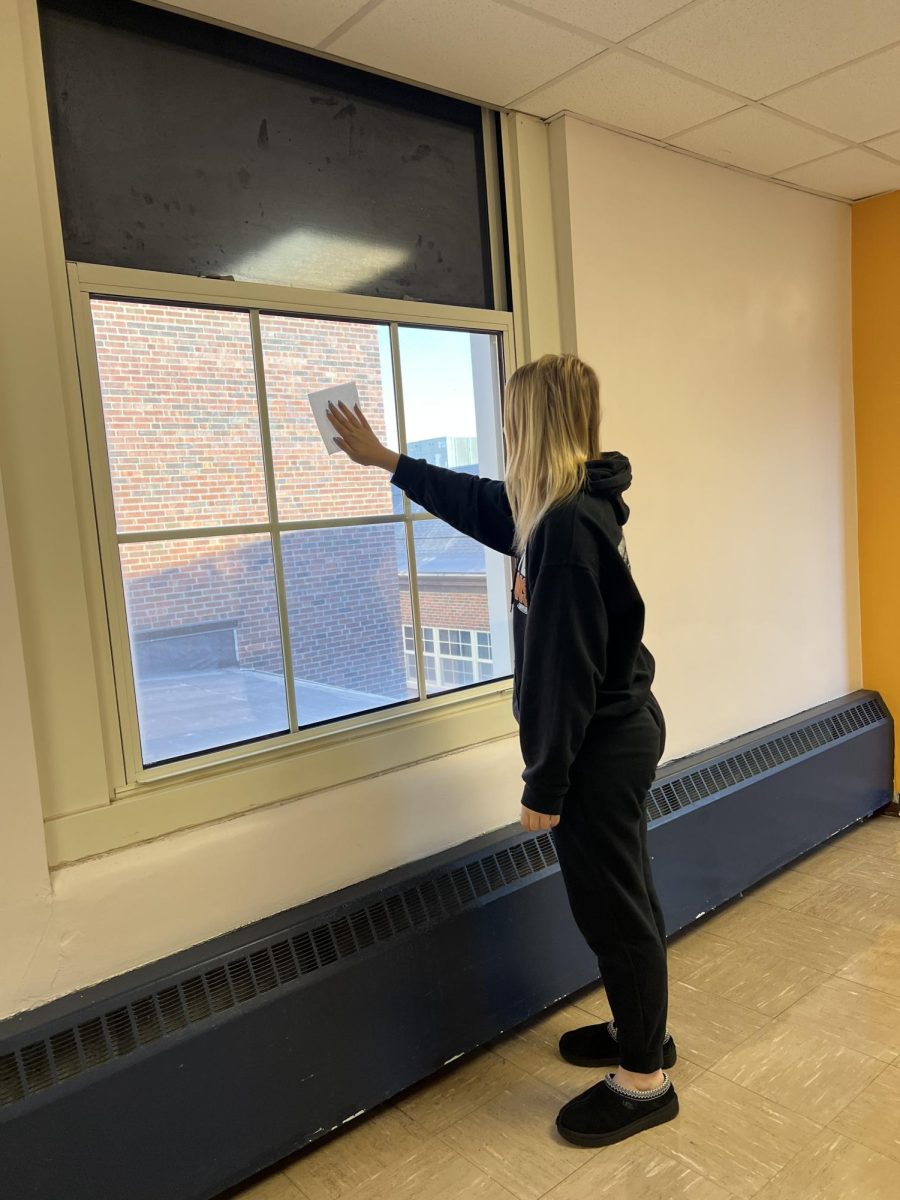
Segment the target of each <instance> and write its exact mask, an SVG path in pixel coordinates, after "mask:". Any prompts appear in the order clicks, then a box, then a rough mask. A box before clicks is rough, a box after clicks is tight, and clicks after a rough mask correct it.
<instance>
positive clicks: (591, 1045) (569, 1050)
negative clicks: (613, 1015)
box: [559, 1021, 678, 1071]
mask: <svg viewBox="0 0 900 1200" xmlns="http://www.w3.org/2000/svg"><path fill="white" fill-rule="evenodd" d="M559 1052H560V1054H561V1055H562V1057H563V1058H564V1059H565V1060H566V1062H570V1063H574V1065H575V1066H576V1067H617V1066H618V1065H619V1043H618V1041H617V1039H616V1036H615V1026H614V1025H613V1022H612V1021H604V1023H603V1024H602V1025H582V1026H581V1027H580V1028H579V1029H567V1030H566V1032H565V1033H564V1034H563V1035H562V1037H561V1038H560V1039H559ZM677 1061H678V1051H677V1050H676V1049H675V1039H674V1038H673V1037H672V1035H671V1034H669V1035H668V1036H667V1037H666V1040H665V1041H664V1042H663V1059H662V1063H661V1064H660V1065H661V1066H662V1068H663V1070H664V1071H668V1070H670V1068H672V1067H674V1066H675V1063H676V1062H677Z"/></svg>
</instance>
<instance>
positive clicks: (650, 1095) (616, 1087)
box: [605, 1071, 672, 1100]
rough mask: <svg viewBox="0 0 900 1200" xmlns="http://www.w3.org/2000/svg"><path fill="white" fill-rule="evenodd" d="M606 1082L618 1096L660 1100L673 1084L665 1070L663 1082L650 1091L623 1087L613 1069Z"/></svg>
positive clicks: (628, 1098) (627, 1098)
mask: <svg viewBox="0 0 900 1200" xmlns="http://www.w3.org/2000/svg"><path fill="white" fill-rule="evenodd" d="M605 1082H606V1086H607V1087H608V1088H609V1089H610V1091H613V1092H615V1093H616V1095H618V1096H624V1097H625V1099H626V1100H659V1098H660V1097H661V1096H664V1095H665V1094H666V1092H667V1091H668V1090H669V1088H670V1087H671V1086H672V1083H671V1080H670V1079H669V1076H668V1075H667V1074H666V1072H665V1071H663V1082H662V1083H661V1084H660V1085H659V1087H655V1088H652V1089H651V1090H650V1091H648V1092H640V1091H637V1090H635V1091H632V1089H631V1088H627V1087H622V1085H621V1083H617V1082H616V1080H615V1078H614V1076H613V1072H612V1071H610V1072H609V1074H608V1075H607V1076H606V1080H605Z"/></svg>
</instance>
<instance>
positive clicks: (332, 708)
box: [281, 525, 411, 726]
mask: <svg viewBox="0 0 900 1200" xmlns="http://www.w3.org/2000/svg"><path fill="white" fill-rule="evenodd" d="M281 546H282V554H283V558H284V573H285V586H286V588H287V597H288V612H289V621H290V631H291V653H292V656H293V662H294V683H295V690H296V695H297V716H298V720H299V722H300V725H301V726H304V725H315V724H316V723H318V722H320V721H328V720H333V719H335V718H337V717H345V716H349V715H350V714H351V713H358V712H365V711H367V710H369V709H374V708H382V707H384V706H385V705H388V704H396V703H398V702H400V701H404V700H407V699H408V698H409V690H408V687H407V673H406V653H405V646H404V639H403V625H404V624H407V625H409V624H410V623H411V622H410V617H409V582H408V569H407V563H406V541H405V537H404V533H403V529H402V527H401V526H397V525H360V526H357V527H354V528H341V529H311V530H306V529H304V530H298V531H295V532H293V533H287V534H284V535H283V536H282V539H281Z"/></svg>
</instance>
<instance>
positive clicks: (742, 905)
mask: <svg viewBox="0 0 900 1200" xmlns="http://www.w3.org/2000/svg"><path fill="white" fill-rule="evenodd" d="M772 908H773V905H771V904H766V903H765V901H763V900H757V899H755V898H754V897H753V896H742V897H741V898H740V899H739V900H735V901H734V902H733V903H731V904H728V905H727V906H726V907H725V908H723V909H722V910H721V911H720V912H715V913H713V914H712V915H711V916H709V917H707V918H706V920H705V921H704V922H703V924H702V925H701V926H700V929H702V930H703V931H704V932H706V933H708V934H712V936H713V937H717V938H724V939H725V940H726V941H729V942H743V941H744V940H745V938H746V937H747V936H748V934H750V933H752V932H753V930H754V929H757V928H758V927H759V926H760V925H761V924H763V923H764V922H766V921H768V920H770V919H771V916H772ZM698 932H699V930H698Z"/></svg>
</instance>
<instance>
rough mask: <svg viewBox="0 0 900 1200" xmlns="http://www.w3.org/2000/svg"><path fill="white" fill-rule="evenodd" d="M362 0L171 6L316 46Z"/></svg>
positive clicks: (200, 0)
mask: <svg viewBox="0 0 900 1200" xmlns="http://www.w3.org/2000/svg"><path fill="white" fill-rule="evenodd" d="M365 3H366V0H304V2H303V3H302V4H298V3H297V0H255V2H254V3H253V4H247V2H246V0H188V2H187V3H184V4H179V3H177V0H176V2H175V3H173V4H171V5H169V7H171V8H183V9H185V10H186V11H187V12H189V13H197V14H198V15H200V16H206V17H214V18H215V19H216V20H218V21H225V22H227V24H229V25H236V26H238V27H239V28H241V29H246V30H247V31H248V32H251V33H253V32H256V33H265V34H268V35H269V37H276V38H282V39H283V40H284V41H286V42H293V43H294V45H297V46H316V45H318V43H319V42H321V41H322V39H323V38H325V37H327V36H328V34H329V33H333V32H334V30H335V29H337V27H338V26H339V25H342V24H343V23H344V21H346V20H347V19H348V18H349V17H352V16H353V14H354V13H356V12H358V11H359V10H360V9H361V8H362V7H363V5H364V4H365Z"/></svg>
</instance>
